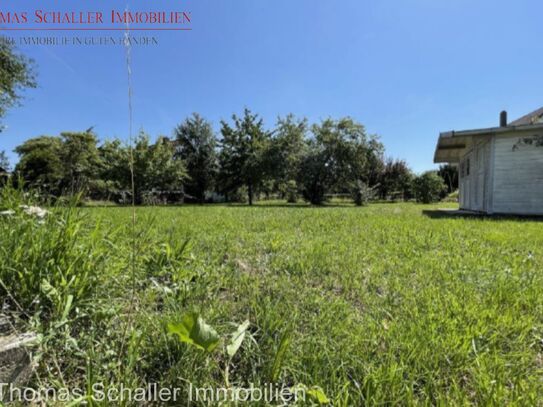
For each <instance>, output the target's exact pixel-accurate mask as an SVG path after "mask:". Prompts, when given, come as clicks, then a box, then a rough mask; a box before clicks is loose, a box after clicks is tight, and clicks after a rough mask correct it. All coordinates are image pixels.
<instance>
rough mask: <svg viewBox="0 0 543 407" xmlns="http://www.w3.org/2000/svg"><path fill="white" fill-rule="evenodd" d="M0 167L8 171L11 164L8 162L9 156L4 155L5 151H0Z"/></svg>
mask: <svg viewBox="0 0 543 407" xmlns="http://www.w3.org/2000/svg"><path fill="white" fill-rule="evenodd" d="M0 169H2V170H6V171H9V170H10V169H11V166H10V164H9V158H8V156H7V155H6V152H5V151H0ZM0 171H1V170H0Z"/></svg>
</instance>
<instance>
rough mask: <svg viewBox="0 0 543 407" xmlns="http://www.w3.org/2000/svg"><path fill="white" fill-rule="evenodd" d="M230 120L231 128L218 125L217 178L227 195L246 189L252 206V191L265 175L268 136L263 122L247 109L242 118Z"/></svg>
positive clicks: (233, 117)
mask: <svg viewBox="0 0 543 407" xmlns="http://www.w3.org/2000/svg"><path fill="white" fill-rule="evenodd" d="M232 121H233V126H231V125H230V124H228V123H227V122H225V121H222V122H221V134H222V140H221V146H222V150H221V153H220V155H219V162H220V178H221V181H222V184H223V190H224V191H226V192H228V191H235V190H236V189H238V188H240V187H242V186H245V187H247V198H248V201H249V205H252V204H253V198H254V194H255V192H256V191H257V190H258V188H259V187H260V186H261V183H262V181H263V180H264V178H265V177H266V175H267V174H268V171H267V170H268V168H267V164H268V161H267V159H266V152H267V151H268V148H269V143H270V135H269V133H267V132H266V131H265V130H264V125H263V121H262V119H260V118H259V117H258V115H257V114H253V113H251V111H250V110H249V109H245V111H244V114H243V117H238V116H236V115H233V116H232Z"/></svg>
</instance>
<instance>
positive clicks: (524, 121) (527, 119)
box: [510, 107, 543, 126]
mask: <svg viewBox="0 0 543 407" xmlns="http://www.w3.org/2000/svg"><path fill="white" fill-rule="evenodd" d="M537 123H543V107H541V108H539V109H537V110H534V111H533V112H531V113H528V114H527V115H525V116H522V117H521V118H520V119H517V120H515V121H514V122H511V123H510V125H511V126H526V125H530V124H537Z"/></svg>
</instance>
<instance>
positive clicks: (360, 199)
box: [352, 181, 375, 206]
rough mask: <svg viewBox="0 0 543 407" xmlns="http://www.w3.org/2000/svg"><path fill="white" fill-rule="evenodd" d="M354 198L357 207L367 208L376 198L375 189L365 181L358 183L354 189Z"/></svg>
mask: <svg viewBox="0 0 543 407" xmlns="http://www.w3.org/2000/svg"><path fill="white" fill-rule="evenodd" d="M352 197H353V201H354V203H355V205H356V206H365V205H367V204H368V203H369V201H371V200H372V199H373V198H374V197H375V189H374V188H370V187H369V186H368V185H367V184H366V183H365V182H363V181H357V182H355V184H354V186H353V189H352Z"/></svg>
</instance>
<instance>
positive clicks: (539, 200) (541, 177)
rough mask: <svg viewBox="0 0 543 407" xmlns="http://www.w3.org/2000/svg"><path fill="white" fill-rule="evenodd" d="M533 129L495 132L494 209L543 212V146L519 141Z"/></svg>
mask: <svg viewBox="0 0 543 407" xmlns="http://www.w3.org/2000/svg"><path fill="white" fill-rule="evenodd" d="M531 135H532V134H531V133H527V132H523V133H522V134H513V135H507V136H495V140H494V147H493V150H494V157H493V162H494V174H493V176H494V180H493V197H492V202H493V203H492V211H493V212H494V213H514V214H525V215H536V214H537V215H543V147H536V146H533V145H532V146H530V145H520V146H518V148H516V149H515V150H513V146H514V145H515V144H516V143H517V142H518V140H519V138H521V137H527V136H531Z"/></svg>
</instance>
